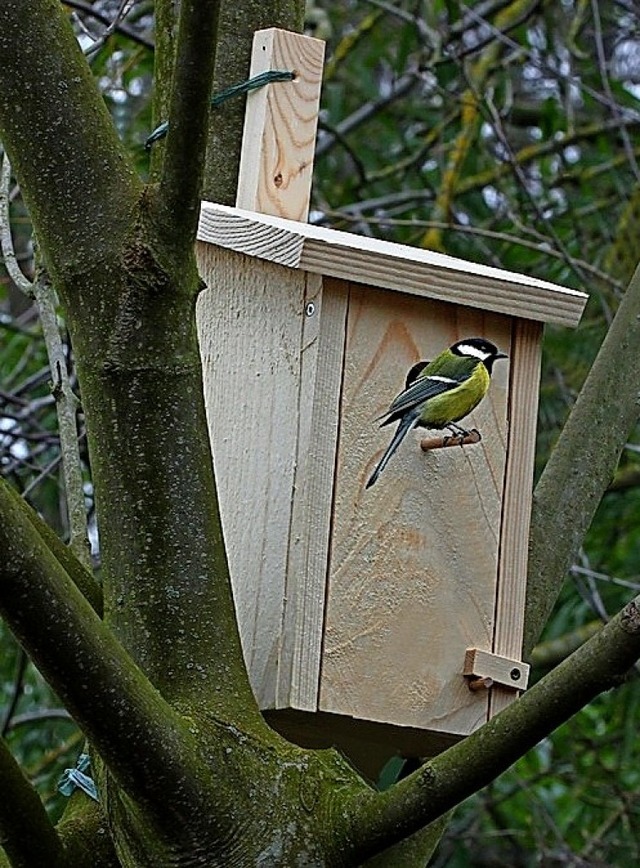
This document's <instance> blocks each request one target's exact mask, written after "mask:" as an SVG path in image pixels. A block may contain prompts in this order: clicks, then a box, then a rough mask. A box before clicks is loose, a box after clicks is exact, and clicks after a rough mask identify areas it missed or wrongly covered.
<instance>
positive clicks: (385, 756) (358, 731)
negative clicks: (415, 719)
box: [263, 708, 462, 781]
mask: <svg viewBox="0 0 640 868" xmlns="http://www.w3.org/2000/svg"><path fill="white" fill-rule="evenodd" d="M263 715H264V718H265V720H266V721H267V723H268V724H269V726H271V727H272V728H273V729H275V730H276V731H277V732H279V733H280V734H281V735H283V736H284V737H285V738H286V739H288V740H289V741H292V742H294V743H295V744H298V745H300V747H306V748H314V749H318V748H330V747H333V748H337V749H338V750H339V751H340V752H341V753H343V754H344V755H345V756H346V757H347V759H348V760H349V761H350V762H351V763H352V765H354V766H355V768H357V769H358V771H359V772H360V773H361V774H362V775H364V776H365V777H366V778H368V779H369V780H371V781H376V780H377V779H378V776H379V774H380V771H381V770H382V768H383V766H384V765H385V763H386V762H387V761H388V760H389V759H390V758H391V757H393V756H403V757H432V756H435V755H436V754H439V753H442V751H443V750H446V748H448V747H451V745H453V744H456V742H458V741H460V738H462V736H456V735H451V734H448V733H431V732H425V731H424V730H420V729H416V728H414V727H411V726H395V725H393V724H385V723H375V722H372V721H369V720H360V719H358V718H355V717H349V716H347V715H342V714H330V713H329V712H324V711H318V712H307V711H296V710H293V709H290V708H287V709H278V710H273V709H272V710H268V711H263Z"/></svg>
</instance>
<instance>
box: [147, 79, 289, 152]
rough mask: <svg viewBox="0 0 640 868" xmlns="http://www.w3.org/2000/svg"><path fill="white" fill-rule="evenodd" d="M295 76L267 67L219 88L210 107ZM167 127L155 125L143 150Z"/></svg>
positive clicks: (155, 140) (163, 132)
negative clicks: (238, 82) (251, 76)
mask: <svg viewBox="0 0 640 868" xmlns="http://www.w3.org/2000/svg"><path fill="white" fill-rule="evenodd" d="M295 77H296V74H295V72H289V71H287V70H284V69H267V70H266V72H261V73H260V74H259V75H254V77H253V78H249V79H247V81H242V82H240V84H232V85H231V87H227V88H225V90H221V91H220V93H217V94H216V95H215V96H214V97H213V98H212V100H211V106H212V108H216V107H217V106H219V105H222V103H223V102H225V101H226V100H228V99H230V98H231V97H232V96H238V95H239V94H241V93H249V91H250V90H256V89H257V88H259V87H264V86H265V84H271V82H272V81H293V79H294V78H295ZM168 129H169V121H163V122H162V123H161V124H160V126H158V127H156V128H155V130H154V131H153V132H152V133H151V135H150V136H149V137H148V138H147V140H146V142H145V143H144V147H145V150H147V151H148V150H149V149H150V148H151V145H152V144H153V143H154V142H157V141H158V139H163V138H164V137H165V136H166V135H167V131H168Z"/></svg>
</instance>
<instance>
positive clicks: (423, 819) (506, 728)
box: [349, 596, 640, 864]
mask: <svg viewBox="0 0 640 868" xmlns="http://www.w3.org/2000/svg"><path fill="white" fill-rule="evenodd" d="M639 656H640V596H638V597H636V598H635V599H634V600H632V601H631V602H630V603H629V604H628V605H627V606H625V608H624V609H623V610H622V611H621V612H620V613H618V615H616V617H615V618H613V619H612V620H611V621H610V622H609V623H608V624H607V625H606V626H605V627H603V628H602V630H600V632H599V633H597V634H596V635H595V636H594V637H593V638H592V639H590V640H589V641H588V642H586V643H585V644H584V645H583V646H582V647H581V648H579V649H578V650H577V651H576V652H575V653H574V654H572V655H571V657H569V658H567V659H566V660H565V661H564V662H563V663H561V664H560V665H559V666H558V667H557V668H556V669H554V670H553V672H551V673H550V674H549V675H546V676H545V677H544V678H543V679H542V680H541V681H539V682H538V683H537V684H536V685H534V686H533V687H532V688H531V689H530V690H528V691H527V692H526V693H525V694H523V696H521V697H520V699H518V700H517V701H516V702H514V703H513V704H512V705H510V706H508V708H506V709H505V710H504V711H502V712H500V714H498V715H497V716H496V717H494V718H493V719H492V720H491V721H490V722H489V723H487V724H485V725H484V726H483V727H481V728H480V729H479V730H477V731H476V732H475V733H473V734H472V735H470V736H467V738H466V739H464V740H463V741H461V742H459V743H458V744H456V745H455V746H454V747H451V748H449V749H448V750H446V751H444V753H441V754H440V755H439V756H437V757H436V758H435V759H433V760H431V761H430V762H428V763H426V764H425V765H424V766H422V767H421V768H420V769H419V770H418V771H416V772H414V773H413V774H412V775H410V776H409V777H407V778H406V779H405V780H403V781H401V782H400V783H398V784H396V786H395V787H392V788H391V789H390V790H387V791H386V792H384V793H372V794H371V795H370V796H368V797H366V796H364V795H362V794H360V795H358V796H356V797H355V798H354V799H353V803H352V804H351V820H352V826H351V829H350V833H349V837H350V844H349V847H350V849H351V851H352V856H353V858H354V863H355V864H360V861H361V860H363V859H364V858H367V857H368V856H371V855H373V854H374V853H376V852H378V851H379V850H380V849H381V848H383V847H385V846H389V844H391V843H395V842H397V841H400V840H402V839H403V838H404V837H406V836H407V835H410V834H412V833H413V832H415V831H416V830H417V829H419V828H421V827H422V826H423V825H425V824H427V823H431V822H433V821H434V820H435V819H437V818H438V817H440V816H442V815H443V814H444V813H445V812H446V811H448V810H449V809H450V808H453V807H454V806H455V805H457V804H459V803H460V802H461V801H462V800H463V799H465V798H467V797H468V796H470V795H471V794H472V793H474V792H476V791H477V790H479V789H480V788H481V787H483V786H485V785H486V784H488V783H490V781H492V780H494V778H495V777H496V776H497V775H498V774H500V773H501V772H503V771H505V770H506V769H507V768H509V766H510V765H512V764H513V763H514V762H515V761H516V760H517V759H519V758H520V757H521V756H523V754H525V753H526V752H527V751H528V750H530V749H531V748H532V747H534V746H535V745H536V744H537V743H538V742H539V741H540V740H541V739H543V738H545V737H546V736H548V735H549V734H550V733H552V732H553V730H554V729H556V727H558V726H559V725H560V724H561V723H564V722H565V721H566V720H568V719H569V718H570V717H571V716H572V715H574V714H575V713H576V712H577V711H579V710H580V709H581V708H582V707H583V706H584V705H586V704H587V703H588V702H590V701H591V700H592V699H594V698H595V697H596V696H597V695H598V694H599V693H601V692H602V691H603V690H608V689H609V688H611V687H615V686H617V685H618V684H620V683H621V682H622V681H623V679H624V678H625V675H626V673H627V672H628V670H629V669H630V667H631V666H633V664H634V663H635V661H636V660H637V659H638V657H639ZM356 860H357V861H356Z"/></svg>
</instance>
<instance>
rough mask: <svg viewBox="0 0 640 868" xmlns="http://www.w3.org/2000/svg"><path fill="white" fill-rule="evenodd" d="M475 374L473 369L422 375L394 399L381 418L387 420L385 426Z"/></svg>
mask: <svg viewBox="0 0 640 868" xmlns="http://www.w3.org/2000/svg"><path fill="white" fill-rule="evenodd" d="M472 372H473V367H471V368H470V369H468V368H466V367H465V368H463V369H462V370H458V371H456V372H455V373H453V372H451V371H450V370H449V371H447V370H446V369H444V370H441V371H439V372H438V373H421V374H420V375H419V376H418V378H417V379H416V380H414V382H413V383H411V385H410V386H409V387H408V388H406V389H404V391H402V392H400V394H399V395H398V396H397V397H396V398H394V400H393V402H392V404H391V406H390V407H389V409H388V410H387V412H386V413H384V414H383V415H382V416H381V417H380V418H384V417H388V418H385V421H384V422H383V423H382V424H383V425H389V424H390V423H391V422H395V421H396V419H400V418H401V417H402V416H404V414H405V413H406V412H408V411H409V410H412V409H415V408H416V407H418V406H419V405H420V404H423V403H424V402H425V401H427V400H428V399H429V398H434V397H435V396H436V395H441V394H442V393H443V392H448V391H450V390H451V389H455V387H456V386H459V385H460V384H461V383H464V381H465V380H467V379H468V378H469V377H470V376H471V374H472Z"/></svg>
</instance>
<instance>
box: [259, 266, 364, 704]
mask: <svg viewBox="0 0 640 868" xmlns="http://www.w3.org/2000/svg"><path fill="white" fill-rule="evenodd" d="M309 278H310V283H311V285H312V286H317V285H318V284H320V283H321V281H320V279H319V278H318V277H317V276H314V275H309ZM307 299H311V300H312V303H313V304H314V310H313V314H312V315H311V316H307V322H308V325H309V328H308V329H305V335H304V338H305V340H304V347H303V355H302V379H301V387H302V388H301V395H300V409H299V417H300V426H301V429H300V437H299V441H298V454H297V458H296V474H295V497H294V502H293V518H292V523H291V534H290V540H289V562H288V568H287V586H286V602H285V616H284V622H283V629H282V651H281V659H280V672H279V682H278V697H277V702H276V706H277V707H278V708H296V709H302V710H308V711H315V710H316V708H317V704H318V686H319V681H320V655H321V650H322V635H323V626H324V607H325V591H326V577H327V562H328V557H329V533H330V528H331V510H332V506H333V474H334V468H335V463H336V450H337V440H338V419H339V410H340V389H341V383H342V357H343V352H344V331H345V319H346V309H347V293H346V288H345V287H344V285H343V284H341V283H339V282H337V281H331V280H328V281H326V282H325V284H324V286H323V287H322V288H321V290H320V289H318V290H317V291H316V292H315V293H313V294H312V293H308V295H307ZM307 304H308V302H307Z"/></svg>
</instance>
